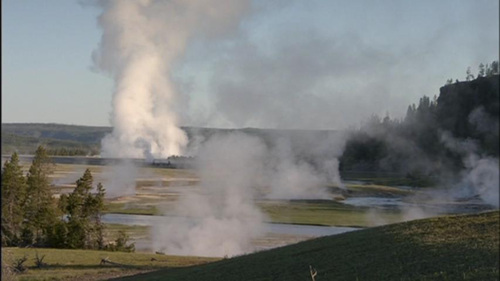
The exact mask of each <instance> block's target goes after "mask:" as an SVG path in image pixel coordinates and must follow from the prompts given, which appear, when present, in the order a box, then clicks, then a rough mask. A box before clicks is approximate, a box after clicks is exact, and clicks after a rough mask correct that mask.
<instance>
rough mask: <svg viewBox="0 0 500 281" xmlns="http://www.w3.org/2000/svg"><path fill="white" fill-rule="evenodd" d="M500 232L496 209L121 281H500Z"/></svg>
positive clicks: (330, 238) (395, 225) (332, 238)
mask: <svg viewBox="0 0 500 281" xmlns="http://www.w3.org/2000/svg"><path fill="white" fill-rule="evenodd" d="M498 230H499V212H498V211H491V212H486V213H480V214H473V215H458V216H445V217H436V218H430V219H423V220H416V221H410V222H404V223H398V224H392V225H386V226H381V227H374V228H369V229H364V230H359V231H355V232H350V233H344V234H340V235H335V236H329V237H321V238H317V239H314V240H309V241H305V242H300V243H298V244H294V245H289V246H285V247H281V248H277V249H272V250H268V251H263V252H260V253H255V254H250V255H245V256H240V257H236V258H232V259H225V260H220V261H218V262H213V263H209V264H205V265H200V266H194V267H187V268H168V269H162V270H159V271H157V272H152V273H147V274H141V275H136V276H131V277H127V278H122V279H116V280H131V281H132V280H144V281H153V280H165V281H167V280H185V281H189V280H197V281H211V280H213V281H216V280H262V281H263V280H286V281H293V280H311V277H310V273H309V266H310V265H311V266H313V267H314V268H315V269H316V271H317V276H316V280H317V281H322V280H335V281H337V280H485V281H486V280H498V278H499V231H498Z"/></svg>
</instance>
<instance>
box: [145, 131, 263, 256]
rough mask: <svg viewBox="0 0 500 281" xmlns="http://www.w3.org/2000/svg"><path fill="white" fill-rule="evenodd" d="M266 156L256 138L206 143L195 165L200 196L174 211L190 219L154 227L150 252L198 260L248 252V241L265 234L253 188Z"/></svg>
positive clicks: (189, 197)
mask: <svg viewBox="0 0 500 281" xmlns="http://www.w3.org/2000/svg"><path fill="white" fill-rule="evenodd" d="M242 147H244V148H245V149H242ZM265 153H266V149H265V146H264V144H263V143H262V142H261V141H260V140H259V139H258V138H255V137H248V136H245V135H243V134H234V135H229V136H223V137H220V136H216V137H214V138H212V139H210V140H209V141H208V142H207V143H206V144H205V145H204V146H203V148H201V151H200V153H199V156H198V160H197V166H198V170H199V173H200V180H201V186H200V189H199V191H198V192H189V193H186V194H184V195H183V196H182V197H181V198H180V199H179V201H178V202H177V203H176V207H175V210H174V212H175V214H176V215H180V216H182V217H187V218H188V219H181V220H170V221H167V222H166V223H165V224H162V225H157V226H154V227H153V231H152V234H153V235H152V236H153V248H155V249H161V250H163V251H166V252H167V253H169V254H178V255H199V256H225V255H229V256H232V255H236V254H242V253H246V252H250V251H252V250H253V247H252V244H251V241H252V239H253V238H256V237H258V236H259V235H262V234H263V231H264V224H263V221H264V215H263V214H262V213H261V211H260V210H259V208H257V207H256V206H255V203H254V198H255V195H256V191H255V190H256V189H255V188H254V187H255V186H258V185H259V184H260V183H259V180H260V179H262V175H263V172H264V170H263V169H264V166H263V165H262V159H263V158H264V156H265Z"/></svg>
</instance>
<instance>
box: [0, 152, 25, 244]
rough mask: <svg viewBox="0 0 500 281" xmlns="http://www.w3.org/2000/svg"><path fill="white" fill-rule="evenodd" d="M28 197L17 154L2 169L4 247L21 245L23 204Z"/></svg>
mask: <svg viewBox="0 0 500 281" xmlns="http://www.w3.org/2000/svg"><path fill="white" fill-rule="evenodd" d="M25 196H26V179H25V178H24V176H23V171H22V169H21V166H20V165H19V157H18V156H17V153H15V152H14V153H13V154H12V156H11V158H10V161H8V160H7V161H6V162H5V164H4V167H3V169H2V227H1V229H2V245H3V246H15V245H17V244H18V243H19V239H20V235H21V224H22V222H23V217H24V211H23V210H24V209H23V207H22V204H23V202H24V198H25Z"/></svg>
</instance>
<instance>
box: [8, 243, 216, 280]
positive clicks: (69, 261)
mask: <svg viewBox="0 0 500 281" xmlns="http://www.w3.org/2000/svg"><path fill="white" fill-rule="evenodd" d="M37 253H38V256H39V257H42V256H45V258H44V259H43V262H44V263H46V265H45V266H43V267H42V268H36V267H35V257H36V254H37ZM24 256H26V257H27V258H28V260H27V261H26V262H25V264H24V265H26V266H27V267H28V270H27V271H26V272H25V273H19V274H15V275H14V276H12V279H13V280H19V281H21V280H108V279H110V278H115V277H119V276H124V275H130V274H137V273H141V272H147V271H151V270H155V269H159V268H170V267H183V266H192V265H197V264H202V263H207V262H211V261H214V260H216V259H213V258H201V257H176V256H167V255H159V254H145V253H123V252H107V251H91V250H66V249H44V248H41V249H33V248H2V260H3V262H7V263H8V264H10V263H12V262H13V261H14V260H16V259H19V258H22V257H24ZM105 258H108V260H110V261H111V262H114V263H118V264H120V265H112V264H104V265H100V262H101V259H105ZM4 273H5V272H4ZM8 277H9V276H2V280H3V279H4V278H5V279H7V278H8Z"/></svg>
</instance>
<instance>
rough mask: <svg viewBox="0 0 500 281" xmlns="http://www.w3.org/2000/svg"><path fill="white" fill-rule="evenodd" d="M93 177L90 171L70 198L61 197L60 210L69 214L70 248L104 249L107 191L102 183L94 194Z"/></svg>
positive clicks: (77, 182) (85, 174)
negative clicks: (103, 214)
mask: <svg viewBox="0 0 500 281" xmlns="http://www.w3.org/2000/svg"><path fill="white" fill-rule="evenodd" d="M92 184H93V177H92V173H91V172H90V170H89V169H87V170H85V172H84V174H83V176H82V177H81V178H80V179H78V180H77V181H76V188H75V189H74V190H73V192H72V193H71V194H70V195H69V196H67V197H66V196H64V197H61V200H60V205H59V206H60V208H63V209H64V210H65V211H66V212H67V214H68V246H69V247H70V248H85V249H103V248H104V236H103V231H104V225H103V224H102V221H101V218H102V210H103V208H104V195H105V190H104V187H103V186H102V184H101V183H99V184H98V185H97V193H96V194H92V193H91V192H90V191H91V190H92Z"/></svg>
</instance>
